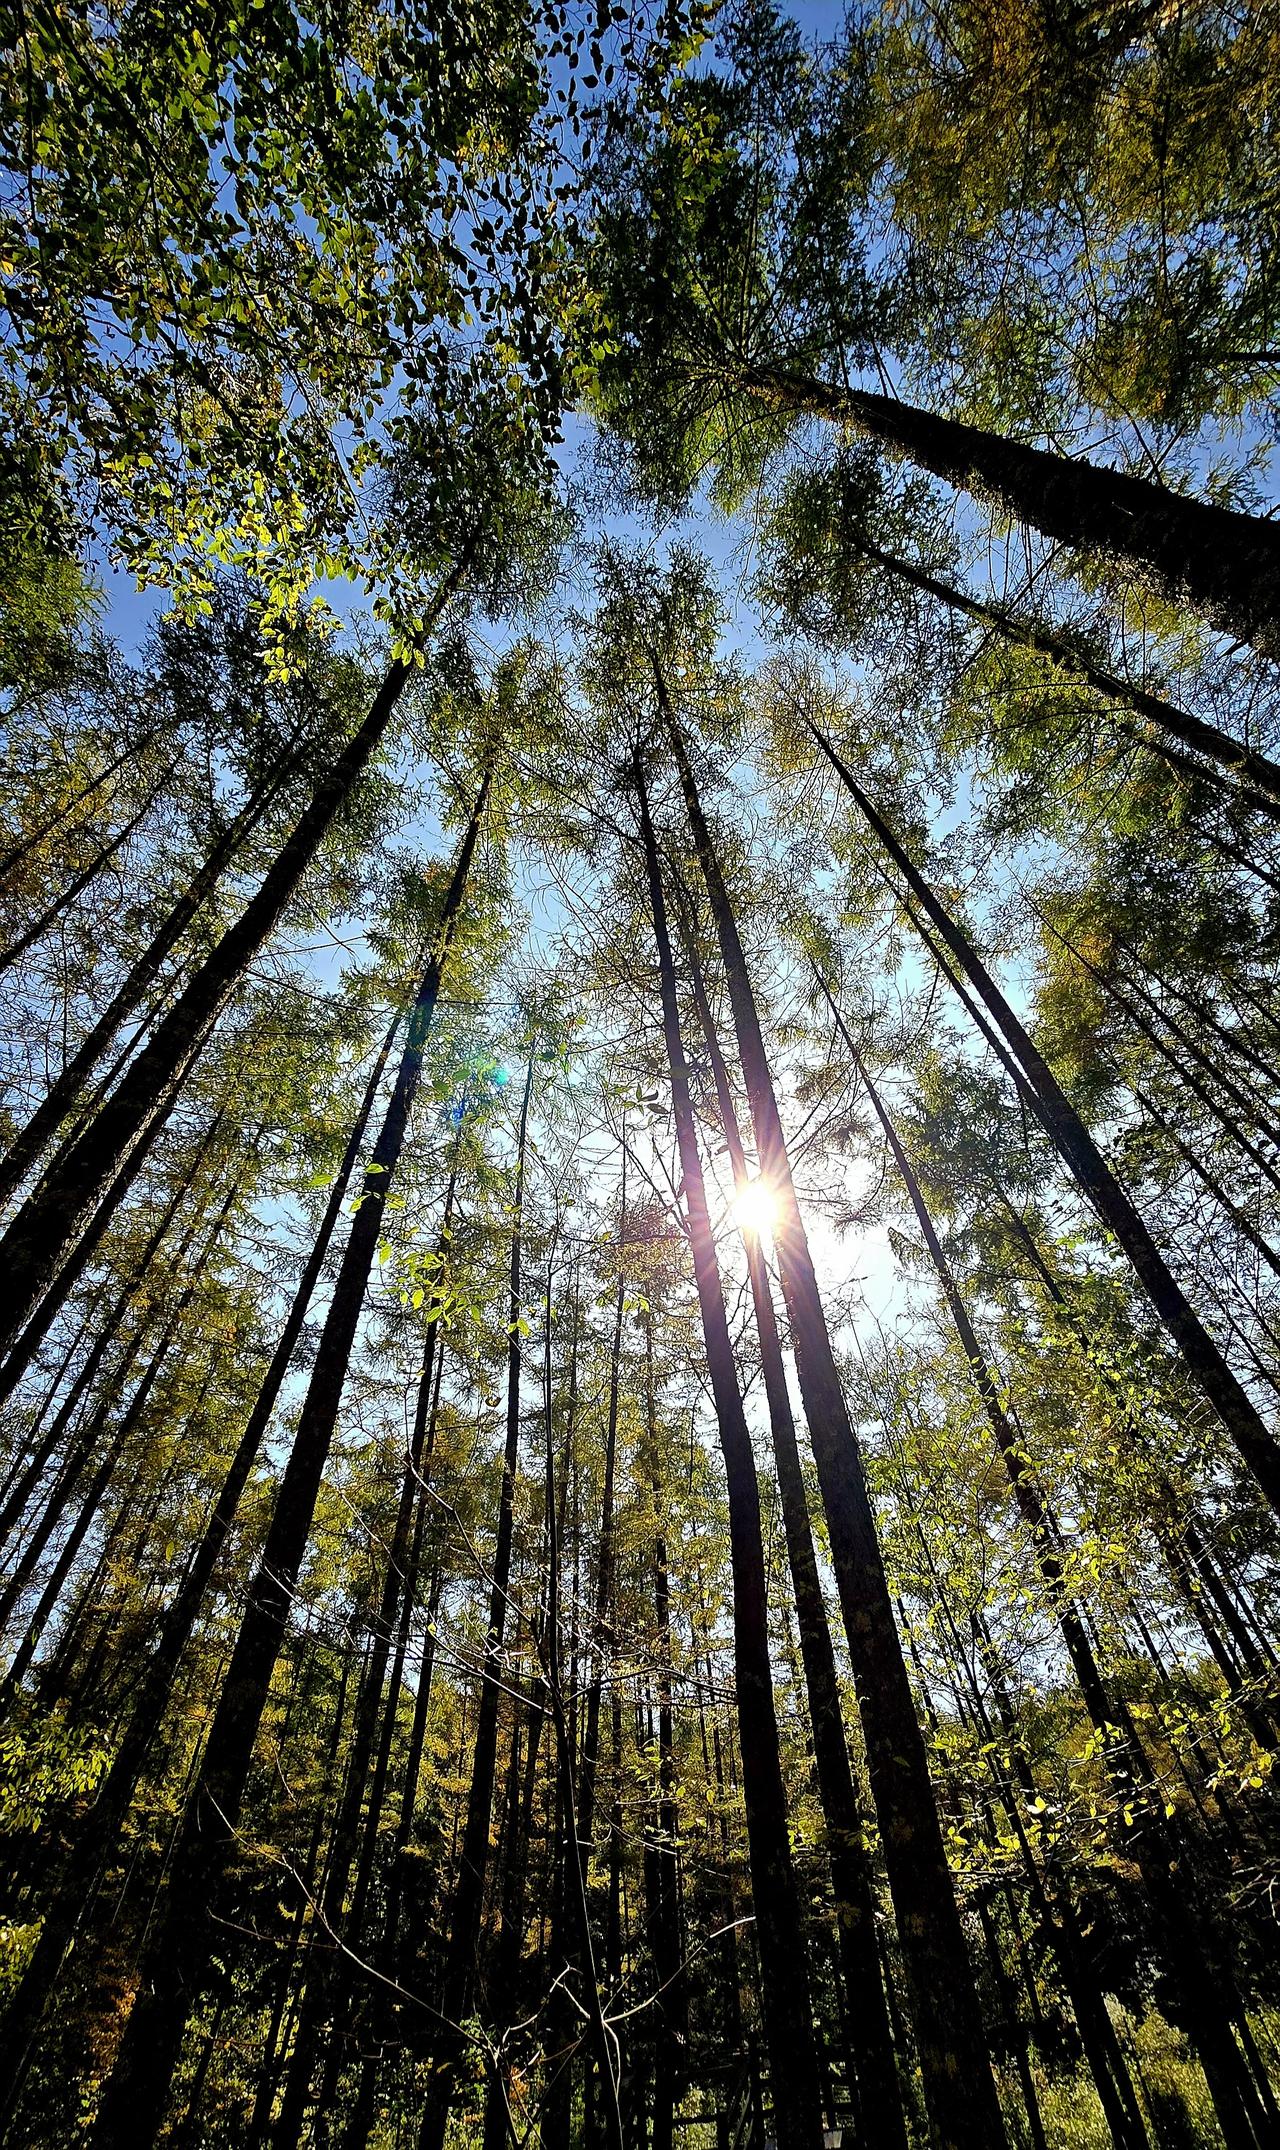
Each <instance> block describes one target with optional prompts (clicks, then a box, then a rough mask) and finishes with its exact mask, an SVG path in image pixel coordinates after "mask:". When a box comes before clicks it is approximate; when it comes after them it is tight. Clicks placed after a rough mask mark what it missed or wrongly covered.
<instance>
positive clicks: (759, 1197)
mask: <svg viewBox="0 0 1280 2150" xmlns="http://www.w3.org/2000/svg"><path fill="white" fill-rule="evenodd" d="M733 1220H734V1223H735V1224H736V1225H737V1227H738V1230H739V1231H740V1232H746V1233H750V1234H754V1235H755V1236H756V1237H757V1238H759V1237H760V1236H761V1235H762V1234H764V1233H767V1232H772V1230H773V1228H774V1226H775V1225H776V1223H777V1221H778V1197H777V1195H776V1194H775V1193H774V1191H773V1189H772V1187H770V1186H768V1185H766V1183H765V1181H764V1180H748V1181H747V1184H746V1186H745V1187H744V1188H743V1190H742V1192H741V1194H740V1195H738V1197H737V1199H736V1200H735V1202H734V1205H733Z"/></svg>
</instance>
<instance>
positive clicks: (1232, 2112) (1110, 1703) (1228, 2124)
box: [827, 994, 1265, 2150]
mask: <svg viewBox="0 0 1280 2150" xmlns="http://www.w3.org/2000/svg"><path fill="white" fill-rule="evenodd" d="M827 998H828V1004H829V1006H830V1007H831V1009H832V1013H833V1015H834V1017H835V1020H836V1023H837V1026H838V1028H839V1030H840V1033H841V1036H842V1037H843V1039H844V1043H845V1046H846V1049H847V1050H848V1052H849V1054H850V1057H851V1059H852V1061H853V1065H854V1068H855V1070H856V1072H857V1073H858V1075H859V1076H860V1077H861V1079H862V1082H863V1084H864V1085H865V1087H866V1091H867V1095H868V1097H869V1098H870V1099H871V1103H872V1106H873V1108H874V1111H875V1114H876V1118H877V1119H878V1120H879V1122H880V1126H881V1128H882V1129H883V1131H884V1135H885V1139H886V1141H887V1142H888V1144H889V1148H890V1150H891V1152H892V1154H893V1161H894V1163H895V1165H896V1166H897V1168H898V1173H899V1175H900V1177H901V1179H902V1182H903V1185H904V1187H905V1188H906V1191H907V1194H908V1197H909V1199H910V1202H911V1206H912V1209H913V1210H914V1212H915V1216H916V1221H917V1223H918V1224H919V1226H920V1230H921V1233H922V1235H923V1238H924V1242H925V1246H926V1248H927V1249H928V1253H929V1258H930V1260H931V1262H932V1263H933V1266H934V1270H935V1272H936V1274H937V1277H938V1281H939V1283H940V1284H941V1286H942V1290H943V1295H944V1297H945V1299H946V1302H947V1306H948V1309H949V1311H950V1314H951V1318H952V1320H953V1322H954V1323H955V1328H956V1334H957V1336H958V1337H959V1339H960V1345H961V1349H962V1350H963V1352H964V1355H965V1358H966V1360H967V1362H968V1365H969V1370H970V1372H971V1374H972V1376H973V1381H974V1385H975V1387H976V1389H977V1391H978V1395H979V1397H980V1398H981V1401H982V1406H983V1409H984V1411H985V1412H986V1414H987V1418H988V1420H989V1422H990V1425H991V1428H992V1432H993V1434H994V1437H995V1443H996V1448H997V1451H998V1453H999V1455H1000V1458H1001V1461H1002V1462H1003V1464H1004V1467H1005V1470H1006V1473H1007V1475H1008V1479H1009V1483H1010V1487H1011V1489H1012V1492H1013V1495H1014V1499H1015V1501H1016V1503H1017V1507H1018V1511H1019V1513H1020V1515H1021V1516H1022V1519H1023V1521H1024V1523H1025V1524H1026V1526H1027V1530H1028V1533H1029V1535H1030V1538H1031V1541H1032V1545H1033V1547H1034V1550H1035V1555H1036V1560H1037V1564H1038V1566H1039V1568H1040V1572H1041V1575H1042V1577H1043V1580H1044V1584H1045V1589H1046V1591H1047V1592H1048V1594H1049V1599H1050V1603H1051V1604H1052V1607H1053V1611H1054V1615H1055V1618H1056V1620H1057V1623H1058V1627H1059V1630H1060V1632H1061V1635H1062V1639H1063V1642H1064V1644H1065V1645H1066V1649H1067V1654H1068V1656H1069V1658H1070V1660H1071V1665H1072V1669H1073V1671H1074V1672H1075V1675H1076V1679H1077V1681H1078V1683H1079V1686H1080V1691H1081V1694H1082V1695H1083V1697H1084V1703H1085V1708H1086V1709H1087V1711H1088V1713H1089V1717H1090V1719H1091V1721H1092V1723H1093V1725H1094V1728H1095V1730H1096V1732H1097V1734H1098V1737H1099V1739H1100V1741H1101V1743H1102V1753H1103V1759H1104V1762H1105V1763H1106V1765H1107V1768H1108V1772H1109V1774H1110V1775H1111V1778H1112V1781H1113V1784H1114V1786H1115V1791H1116V1795H1117V1797H1118V1798H1119V1800H1120V1801H1121V1802H1122V1804H1123V1805H1125V1806H1126V1807H1127V1808H1129V1809H1130V1810H1131V1809H1132V1807H1133V1806H1136V1805H1138V1804H1139V1803H1141V1804H1142V1805H1143V1806H1145V1807H1146V1808H1147V1810H1148V1811H1147V1812H1146V1814H1145V1815H1143V1816H1142V1817H1140V1819H1139V1820H1138V1822H1137V1825H1136V1827H1135V1828H1134V1829H1133V1832H1132V1837H1131V1839H1129V1840H1128V1842H1127V1844H1126V1848H1127V1849H1128V1850H1129V1851H1130V1852H1131V1854H1132V1855H1133V1856H1134V1857H1135V1859H1136V1862H1137V1865H1138V1869H1139V1872H1140V1873H1141V1875H1142V1878H1143V1881H1144V1883H1145V1885H1146V1889H1147V1892H1148V1895H1149V1898H1150V1901H1151V1906H1152V1911H1153V1913H1154V1919H1155V1926H1156V1931H1157V1935H1158V1939H1159V1943H1160V1946H1161V1952H1162V1954H1163V1956H1164V1958H1165V1961H1166V1964H1167V1967H1168V1970H1169V1973H1170V1975H1171V1977H1172V1979H1173V1981H1174V1985H1175V1987H1176V1988H1177V1990H1178V1992H1179V1998H1180V2000H1181V2003H1182V2012H1183V2015H1184V2016H1185V2019H1186V2022H1187V2025H1188V2028H1189V2030H1190V2033H1191V2038H1192V2043H1193V2044H1194V2046H1195V2048H1196V2051H1197V2053H1198V2055H1199V2059H1200V2063H1201V2066H1202V2067H1203V2069H1204V2072H1205V2078H1206V2081H1207V2082H1208V2085H1209V2090H1210V2095H1211V2097H1212V2099H1213V2104H1214V2110H1215V2112H1216V2114H1217V2117H1218V2122H1219V2125H1220V2126H1221V2128H1222V2133H1223V2138H1224V2140H1225V2142H1226V2143H1227V2145H1228V2150H1255V2146H1257V2150H1260V2146H1261V2144H1262V2142H1263V2141H1264V2139H1265V2136H1264V2133H1263V2132H1262V2129H1261V2120H1262V2116H1261V2114H1260V2111H1259V2110H1258V2108H1257V2106H1256V2100H1255V2097H1254V2093H1253V2088H1252V2084H1251V2082H1250V2079H1249V2074H1248V2070H1247V2069H1246V2068H1245V2066H1244V2063H1243V2060H1242V2058H1241V2055H1240V2052H1239V2049H1238V2047H1237V2046H1236V2043H1235V2039H1234V2036H1233V2034H1232V2029H1231V2020H1230V2011H1229V2009H1228V2008H1226V2007H1224V2006H1223V2005H1222V2001H1223V1996H1224V1995H1225V1994H1229V1993H1231V1992H1232V1990H1233V1982H1232V1980H1231V1977H1230V1972H1229V1969H1228V1967H1227V1965H1226V1963H1225V1961H1224V1957H1223V1950H1222V1946H1221V1938H1220V1936H1219V1935H1218V1934H1217V1933H1216V1932H1214V1931H1212V1929H1211V1928H1210V1925H1209V1923H1208V1921H1207V1920H1206V1919H1205V1918H1203V1917H1201V1916H1199V1915H1198V1914H1197V1910H1196V1907H1195V1906H1194V1905H1193V1903H1192V1902H1191V1901H1190V1899H1189V1896H1188V1886H1189V1884H1188V1882H1187V1880H1186V1878H1185V1874H1184V1876H1183V1878H1178V1876H1179V1871H1180V1869H1186V1868H1187V1867H1188V1866H1189V1862H1188V1861H1187V1860H1186V1859H1185V1857H1182V1856H1180V1847H1179V1845H1178V1843H1177V1841H1176V1838H1175V1837H1174V1835H1173V1834H1172V1833H1171V1832H1170V1831H1169V1830H1167V1829H1166V1827H1165V1826H1164V1823H1163V1820H1162V1818H1161V1809H1162V1801H1163V1794H1162V1793H1161V1792H1160V1791H1159V1788H1158V1786H1157V1785H1156V1783H1155V1781H1154V1779H1153V1777H1152V1773H1151V1771H1150V1768H1149V1767H1148V1765H1147V1761H1146V1756H1145V1752H1144V1750H1143V1748H1142V1745H1141V1743H1140V1741H1139V1739H1138V1734H1137V1729H1136V1727H1135V1725H1134V1723H1133V1721H1132V1718H1131V1717H1130V1714H1129V1710H1128V1707H1127V1705H1126V1703H1124V1702H1123V1701H1122V1700H1120V1699H1119V1698H1117V1697H1116V1696H1115V1695H1113V1694H1111V1693H1109V1691H1108V1688H1107V1683H1106V1681H1105V1680H1104V1678H1103V1676H1102V1672H1101V1669H1100V1667H1099V1665H1098V1661H1097V1659H1096V1657H1095V1655H1094V1652H1093V1646H1092V1644H1091V1642H1090V1640H1089V1636H1088V1633H1087V1630H1086V1628H1085V1623H1084V1620H1083V1618H1082V1617H1081V1614H1080V1611H1079V1608H1078V1606H1077V1605H1076V1603H1075V1600H1074V1599H1073V1598H1072V1597H1071V1595H1070V1593H1069V1590H1068V1588H1067V1585H1066V1579H1065V1577H1064V1574H1063V1569H1062V1563H1061V1559H1060V1556H1059V1552H1058V1544H1059V1540H1058V1533H1057V1530H1056V1527H1055V1522H1054V1519H1053V1517H1052V1515H1051V1512H1050V1510H1049V1508H1048V1507H1047V1505H1046V1503H1045V1501H1044V1498H1043V1496H1042V1494H1041V1492H1040V1490H1039V1488H1038V1487H1037V1485H1036V1484H1035V1482H1034V1480H1033V1478H1032V1476H1031V1472H1030V1469H1029V1467H1028V1465H1027V1461H1026V1457H1025V1454H1024V1452H1023V1444H1022V1443H1021V1441H1020V1440H1019V1438H1018V1435H1017V1432H1016V1431H1015V1428H1014V1426H1013V1425H1012V1423H1011V1421H1010V1419H1009V1415H1008V1412H1007V1411H1006V1409H1005V1406H1004V1404H1003V1403H1002V1401H1001V1398H1000V1393H999V1389H998V1386H997V1384H996V1380H995V1377H994V1375H993V1374H992V1371H991V1368H990V1367H989V1365H988V1363H987V1359H986V1355H985V1353H984V1352H983V1349H982V1346H981V1344H980V1343H979V1341H978V1337H977V1334H976V1332H975V1330H974V1327H973V1323H972V1321H971V1320H970V1318H969V1311H968V1308H967V1307H966V1306H965V1303H964V1300H963V1298H962V1296H961V1293H960V1290H959V1287H958V1285H957V1284H956V1281H955V1278H954V1276H953V1275H952V1271H951V1265H950V1263H949V1262H948V1260H947V1258H946V1255H945V1254H944V1252H943V1249H942V1243H941V1241H940V1240H939V1238H938V1234H937V1231H936V1230H935V1228H934V1224H933V1219H932V1217H931V1216H930V1214H929V1209H928V1206H927V1204H926V1202H925V1199H924V1195H923V1192H922V1190H921V1187H920V1183H919V1181H918V1179H917V1178H916V1175H915V1172H914V1170H913V1169H912V1165H911V1161H910V1159H909V1158H908V1156H907V1154H906V1151H905V1150H904V1148H903V1146H902V1142H901V1140H900V1138H899V1136H898V1132H897V1129H896V1128H895V1126H894V1124H893V1120H892V1118H891V1116H890V1114H889V1113H888V1111H887V1109H886V1108H885V1106H884V1104H883V1102H882V1101H881V1098H880V1094H879V1092H878V1090H877V1089H876V1087H875V1085H874V1083H873V1082H872V1080H871V1078H870V1076H869V1075H868V1073H867V1070H866V1068H865V1066H864V1065H863V1063H862V1060H861V1058H860V1056H859V1054H858V1052H857V1049H856V1047H855V1046H854V1044H853V1040H852V1039H851V1037H850V1036H849V1032H848V1030H847V1028H846V1026H845V1024H844V1021H843V1018H842V1017H841V1015H840V1012H839V1010H838V1009H837V1008H836V1007H835V1003H834V1002H833V1001H832V1000H831V998H830V995H829V994H828V996H827ZM1210 1966H1212V1967H1213V1971H1214V1974H1215V1975H1214V1976H1213V1977H1212V1978H1206V1977H1205V1975H1204V1974H1205V1971H1206V1969H1208V1968H1209V1967H1210Z"/></svg>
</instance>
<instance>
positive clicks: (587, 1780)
mask: <svg viewBox="0 0 1280 2150" xmlns="http://www.w3.org/2000/svg"><path fill="white" fill-rule="evenodd" d="M625 1135H626V1131H625V1128H624V1130H623V1147H622V1188H621V1194H620V1196H619V1209H618V1283H617V1289H616V1291H615V1293H614V1304H613V1343H612V1346H611V1349H610V1353H609V1408H608V1416H607V1418H606V1420H605V1436H604V1486H603V1490H602V1493H601V1501H600V1544H599V1551H598V1554H597V1559H596V1594H595V1605H594V1608H593V1619H592V1628H591V1646H592V1657H593V1662H592V1671H591V1684H590V1686H589V1688H588V1690H587V1716H586V1726H585V1729H584V1732H583V1739H582V1770H581V1775H580V1778H579V1784H578V1822H579V1826H580V1828H581V1830H582V1837H583V1848H584V1850H585V1851H586V1853H587V1854H588V1856H589V1855H590V1850H591V1840H592V1829H593V1824H594V1818H595V1803H596V1776H597V1773H598V1768H599V1755H600V1698H601V1694H602V1691H603V1687H604V1662H605V1652H606V1649H607V1647H608V1642H609V1615H610V1606H611V1603H612V1596H613V1569H614V1554H613V1505H614V1475H615V1472H616V1469H617V1456H618V1402H619V1396H620V1391H621V1379H622V1316H623V1311H624V1309H625V1306H626V1297H627V1284H626V1268H625V1263H626V1244H627V1150H626V1139H625Z"/></svg>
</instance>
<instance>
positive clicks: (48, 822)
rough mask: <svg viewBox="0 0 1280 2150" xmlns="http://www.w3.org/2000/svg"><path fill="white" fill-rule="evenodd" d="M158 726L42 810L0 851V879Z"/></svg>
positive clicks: (145, 744)
mask: <svg viewBox="0 0 1280 2150" xmlns="http://www.w3.org/2000/svg"><path fill="white" fill-rule="evenodd" d="M162 729H163V727H162V726H160V725H158V724H157V725H153V726H152V727H151V729H150V731H146V732H143V734H142V735H141V737H140V738H138V739H131V740H130V741H129V743H128V744H127V745H126V746H123V747H122V748H121V749H120V752H119V753H118V754H117V755H116V756H115V757H114V759H113V760H111V761H109V762H108V763H107V766H106V768H105V769H103V770H101V771H100V772H99V774H98V775H97V776H95V777H91V778H90V780H89V782H88V783H87V784H84V785H82V786H81V788H80V790H79V791H77V792H75V793H74V794H73V795H72V797H71V798H70V799H68V800H66V801H65V803H64V804H63V805H62V806H59V807H57V808H56V809H55V810H54V812H53V813H52V814H46V815H45V818H44V820H43V821H40V822H37V824H36V826H35V828H34V829H32V830H31V832H30V833H29V834H28V835H26V836H24V837H22V839H21V840H20V842H18V843H16V844H11V845H10V846H9V849H8V850H7V851H5V852H3V853H0V882H2V881H4V880H5V879H6V878H7V877H8V875H9V874H11V873H12V871H13V869H14V867H15V866H17V865H19V864H20V863H21V861H22V860H23V859H24V858H27V857H29V855H30V854H31V852H32V851H34V850H35V848H36V846H37V844H42V843H43V842H44V840H45V837H46V836H51V835H52V833H53V831H54V830H55V829H56V828H58V827H59V826H60V825H61V823H62V822H64V821H68V820H69V819H70V818H71V815H72V814H73V813H74V812H75V809H76V808H77V806H83V804H84V802H85V800H86V799H91V798H92V797H93V794H94V792H95V791H100V790H101V789H102V786H103V785H104V784H105V783H107V782H109V780H110V779H111V778H112V777H113V776H114V775H115V773H116V771H117V769H123V767H124V765H125V763H126V762H127V761H136V760H137V759H138V757H139V756H140V755H141V754H143V753H144V752H145V750H146V749H147V747H149V746H150V745H152V743H153V742H154V741H155V740H156V739H158V738H159V736H160V733H161V730H162Z"/></svg>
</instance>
